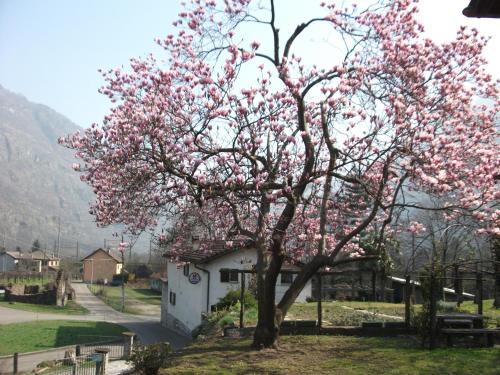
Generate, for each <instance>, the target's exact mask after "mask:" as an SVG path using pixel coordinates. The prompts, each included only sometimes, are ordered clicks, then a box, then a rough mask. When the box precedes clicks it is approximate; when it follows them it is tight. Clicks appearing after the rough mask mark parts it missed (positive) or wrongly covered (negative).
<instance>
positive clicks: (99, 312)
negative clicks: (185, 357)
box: [72, 283, 191, 349]
mask: <svg viewBox="0 0 500 375" xmlns="http://www.w3.org/2000/svg"><path fill="white" fill-rule="evenodd" d="M72 285H73V288H74V289H75V292H76V301H77V302H78V303H79V304H80V305H82V306H83V307H85V308H86V309H87V310H89V312H90V314H89V315H85V316H87V317H88V318H89V319H88V320H99V321H105V322H110V323H117V324H120V325H122V326H124V327H127V328H128V329H130V330H131V331H132V332H135V333H136V334H137V335H138V336H139V339H140V340H141V342H142V343H144V344H151V343H155V342H165V341H167V342H169V343H170V344H171V345H172V347H174V348H175V349H181V348H183V347H184V346H186V345H187V344H188V343H189V342H190V341H191V340H190V339H189V338H187V337H185V336H182V335H179V334H178V333H176V332H174V331H172V330H170V329H168V328H165V327H162V326H161V324H160V317H159V316H150V315H132V314H124V313H121V312H119V311H116V310H114V309H113V308H111V307H110V306H108V305H106V304H105V303H104V302H103V301H101V300H100V299H99V298H97V297H96V296H94V295H93V294H92V293H91V292H90V290H89V289H88V288H87V284H84V283H73V284H72Z"/></svg>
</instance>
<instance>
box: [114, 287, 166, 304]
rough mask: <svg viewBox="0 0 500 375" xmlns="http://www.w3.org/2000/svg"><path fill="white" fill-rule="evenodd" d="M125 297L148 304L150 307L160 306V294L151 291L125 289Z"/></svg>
mask: <svg viewBox="0 0 500 375" xmlns="http://www.w3.org/2000/svg"><path fill="white" fill-rule="evenodd" d="M120 293H121V292H120ZM120 296H121V294H120ZM125 296H126V297H128V298H134V299H137V300H139V301H141V302H144V303H149V304H150V305H157V306H160V305H161V293H159V292H156V291H154V290H151V289H142V288H125Z"/></svg>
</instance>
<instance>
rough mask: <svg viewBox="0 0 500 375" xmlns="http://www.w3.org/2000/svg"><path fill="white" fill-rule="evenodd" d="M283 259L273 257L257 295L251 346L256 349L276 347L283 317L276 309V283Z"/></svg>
mask: <svg viewBox="0 0 500 375" xmlns="http://www.w3.org/2000/svg"><path fill="white" fill-rule="evenodd" d="M283 259H284V257H283V256H282V255H280V256H273V258H272V259H271V262H270V264H269V266H268V268H267V270H266V272H265V279H264V283H263V285H262V286H261V289H260V290H259V293H258V299H259V316H258V321H257V327H256V328H255V333H254V336H253V344H252V346H253V347H254V348H257V349H262V348H277V347H278V339H279V327H280V324H281V321H282V318H283V317H282V314H281V311H280V310H277V309H276V302H275V299H276V281H277V279H278V274H279V272H280V270H281V265H282V264H283Z"/></svg>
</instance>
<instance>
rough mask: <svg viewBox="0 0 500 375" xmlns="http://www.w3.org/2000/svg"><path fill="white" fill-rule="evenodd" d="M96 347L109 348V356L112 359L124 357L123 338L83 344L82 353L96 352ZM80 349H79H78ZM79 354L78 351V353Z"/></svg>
mask: <svg viewBox="0 0 500 375" xmlns="http://www.w3.org/2000/svg"><path fill="white" fill-rule="evenodd" d="M96 349H107V350H109V353H108V358H109V359H110V360H114V359H122V358H123V357H124V343H123V340H120V341H112V342H109V341H108V342H102V343H93V344H82V345H80V349H79V350H80V353H79V354H81V355H90V354H92V353H94V352H95V350H96ZM77 350H78V349H77ZM77 354H78V353H77Z"/></svg>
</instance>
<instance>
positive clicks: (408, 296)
mask: <svg viewBox="0 0 500 375" xmlns="http://www.w3.org/2000/svg"><path fill="white" fill-rule="evenodd" d="M405 279H406V280H405V328H406V329H410V313H411V310H410V308H411V280H410V275H406V278H405Z"/></svg>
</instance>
